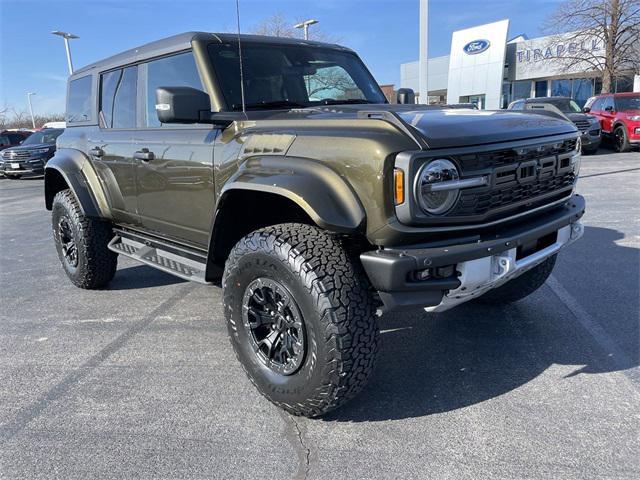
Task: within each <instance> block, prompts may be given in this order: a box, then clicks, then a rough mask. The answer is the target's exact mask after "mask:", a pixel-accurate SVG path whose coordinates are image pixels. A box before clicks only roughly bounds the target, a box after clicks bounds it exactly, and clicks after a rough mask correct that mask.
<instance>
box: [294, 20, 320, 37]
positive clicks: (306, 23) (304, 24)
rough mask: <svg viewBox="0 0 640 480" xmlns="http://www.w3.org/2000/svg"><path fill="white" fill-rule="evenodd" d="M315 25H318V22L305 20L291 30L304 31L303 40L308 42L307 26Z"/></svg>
mask: <svg viewBox="0 0 640 480" xmlns="http://www.w3.org/2000/svg"><path fill="white" fill-rule="evenodd" d="M316 23H318V20H305V21H304V22H300V23H298V24H297V25H294V26H293V28H302V29H304V39H305V40H309V26H310V25H315V24H316Z"/></svg>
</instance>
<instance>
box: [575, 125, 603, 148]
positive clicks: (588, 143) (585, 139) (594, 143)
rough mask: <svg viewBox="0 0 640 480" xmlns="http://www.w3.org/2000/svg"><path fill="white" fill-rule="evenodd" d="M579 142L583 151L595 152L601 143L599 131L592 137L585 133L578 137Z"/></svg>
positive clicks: (589, 133)
mask: <svg viewBox="0 0 640 480" xmlns="http://www.w3.org/2000/svg"><path fill="white" fill-rule="evenodd" d="M580 140H581V141H582V149H583V150H585V149H586V150H595V149H597V148H598V147H599V146H600V143H601V142H602V137H601V135H600V130H598V133H597V134H594V135H592V134H591V132H585V133H584V134H582V135H581V136H580Z"/></svg>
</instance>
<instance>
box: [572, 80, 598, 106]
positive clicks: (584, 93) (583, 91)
mask: <svg viewBox="0 0 640 480" xmlns="http://www.w3.org/2000/svg"><path fill="white" fill-rule="evenodd" d="M592 96H593V79H591V78H576V79H575V80H574V81H573V95H572V97H573V99H574V100H575V101H576V103H577V104H578V106H579V107H580V108H582V107H584V104H585V103H587V100H588V99H589V97H592Z"/></svg>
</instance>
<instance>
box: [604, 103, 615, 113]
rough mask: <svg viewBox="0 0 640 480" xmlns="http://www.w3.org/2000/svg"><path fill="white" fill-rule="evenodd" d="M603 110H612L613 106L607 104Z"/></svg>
mask: <svg viewBox="0 0 640 480" xmlns="http://www.w3.org/2000/svg"><path fill="white" fill-rule="evenodd" d="M605 110H606V111H607V112H613V107H612V106H611V105H609V106H608V107H605Z"/></svg>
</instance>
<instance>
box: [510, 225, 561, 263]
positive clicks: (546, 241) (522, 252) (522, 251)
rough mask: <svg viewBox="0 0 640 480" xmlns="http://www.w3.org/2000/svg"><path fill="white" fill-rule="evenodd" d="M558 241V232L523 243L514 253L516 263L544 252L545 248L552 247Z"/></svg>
mask: <svg viewBox="0 0 640 480" xmlns="http://www.w3.org/2000/svg"><path fill="white" fill-rule="evenodd" d="M557 241H558V232H557V231H556V232H551V233H549V234H547V235H545V236H544V237H540V238H537V239H535V240H531V241H530V242H527V243H523V244H522V245H520V246H519V247H518V249H517V251H516V261H518V260H522V259H523V258H527V257H528V256H529V255H533V254H534V253H537V252H539V251H540V250H544V249H545V248H547V247H549V246H551V245H553V244H554V243H556V242H557Z"/></svg>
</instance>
